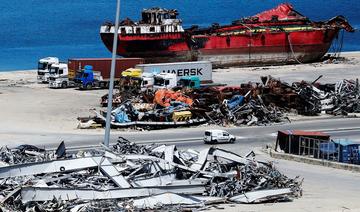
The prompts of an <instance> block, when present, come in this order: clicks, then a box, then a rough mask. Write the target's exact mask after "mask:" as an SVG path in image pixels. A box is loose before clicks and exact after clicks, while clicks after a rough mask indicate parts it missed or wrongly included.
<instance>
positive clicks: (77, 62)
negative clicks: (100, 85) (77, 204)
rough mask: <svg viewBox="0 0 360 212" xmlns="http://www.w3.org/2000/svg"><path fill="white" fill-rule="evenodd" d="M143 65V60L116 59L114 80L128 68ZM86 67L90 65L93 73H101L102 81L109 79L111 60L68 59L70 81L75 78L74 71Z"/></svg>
mask: <svg viewBox="0 0 360 212" xmlns="http://www.w3.org/2000/svg"><path fill="white" fill-rule="evenodd" d="M142 63H144V59H143V58H117V59H116V68H115V78H120V77H121V72H123V71H125V70H126V69H128V68H134V67H135V66H136V65H138V64H142ZM86 65H91V66H92V67H93V70H94V71H99V72H101V76H102V77H103V79H104V80H108V79H109V78H110V70H111V58H75V59H69V61H68V67H69V79H70V80H72V79H74V78H75V76H76V71H78V70H81V69H83V68H84V66H86Z"/></svg>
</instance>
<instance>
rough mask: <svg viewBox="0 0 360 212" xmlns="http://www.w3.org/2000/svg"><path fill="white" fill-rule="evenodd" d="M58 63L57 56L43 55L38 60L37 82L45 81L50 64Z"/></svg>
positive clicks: (46, 80)
mask: <svg viewBox="0 0 360 212" xmlns="http://www.w3.org/2000/svg"><path fill="white" fill-rule="evenodd" d="M53 64H59V58H57V57H45V58H42V59H40V60H39V61H38V71H37V81H38V83H47V82H48V77H49V71H50V69H51V65H53Z"/></svg>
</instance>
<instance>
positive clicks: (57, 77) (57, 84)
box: [49, 63, 75, 88]
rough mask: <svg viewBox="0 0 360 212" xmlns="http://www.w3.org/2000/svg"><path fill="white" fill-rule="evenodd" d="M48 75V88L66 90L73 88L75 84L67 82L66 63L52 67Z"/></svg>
mask: <svg viewBox="0 0 360 212" xmlns="http://www.w3.org/2000/svg"><path fill="white" fill-rule="evenodd" d="M49 74H50V77H49V88H68V87H74V86H75V82H74V81H71V80H69V77H68V74H69V71H68V65H67V64H66V63H60V64H54V65H52V66H51V69H50V72H49Z"/></svg>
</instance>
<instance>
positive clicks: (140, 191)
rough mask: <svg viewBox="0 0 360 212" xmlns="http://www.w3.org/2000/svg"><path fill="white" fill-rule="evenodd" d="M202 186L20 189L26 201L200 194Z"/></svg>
mask: <svg viewBox="0 0 360 212" xmlns="http://www.w3.org/2000/svg"><path fill="white" fill-rule="evenodd" d="M204 190H205V187H204V186H199V185H187V186H184V185H182V186H166V187H159V186H157V187H149V188H121V189H110V190H106V191H101V190H93V189H69V188H52V187H23V188H22V189H21V197H22V199H21V201H22V202H23V203H27V202H30V201H35V202H37V201H48V200H52V199H54V198H57V199H62V200H67V201H69V200H75V199H80V200H103V199H123V198H135V197H148V196H152V195H157V194H163V193H166V192H171V193H177V194H202V193H203V192H204Z"/></svg>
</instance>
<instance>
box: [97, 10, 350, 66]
mask: <svg viewBox="0 0 360 212" xmlns="http://www.w3.org/2000/svg"><path fill="white" fill-rule="evenodd" d="M279 11H280V12H279ZM284 11H285V12H284ZM292 11H294V10H292V7H291V5H287V4H284V5H280V6H279V7H277V8H275V9H273V10H270V11H265V12H263V13H261V14H259V15H257V16H254V17H256V18H257V20H256V21H255V22H254V23H253V22H250V23H246V24H244V23H243V22H241V23H240V24H233V25H229V26H223V27H220V26H218V27H216V28H209V29H203V30H190V29H189V30H186V31H184V32H172V33H168V32H159V33H152V34H136V33H135V34H124V33H120V34H119V36H118V47H117V54H118V55H120V56H123V57H142V58H145V61H146V62H147V63H157V62H179V61H197V60H207V61H211V62H213V65H214V66H233V65H262V64H288V63H299V62H300V63H309V62H314V61H318V60H320V59H321V58H322V57H323V56H324V55H325V54H326V53H327V51H328V50H329V48H330V46H331V43H332V41H333V39H334V38H335V37H336V36H337V35H338V33H339V31H340V30H341V29H342V28H341V27H339V23H338V22H336V25H335V26H333V25H330V22H326V23H325V24H324V23H323V22H322V23H320V24H319V23H314V22H310V21H308V20H307V18H306V17H303V16H301V15H297V14H296V15H297V16H294V15H293V16H291V17H290V16H288V17H284V18H285V19H286V21H273V20H270V21H269V20H268V21H266V18H268V17H267V16H270V17H273V14H274V12H277V13H276V14H277V17H281V15H283V13H286V14H290V12H292ZM289 17H290V18H289ZM291 18H293V19H294V20H291ZM259 19H260V20H261V21H262V22H259ZM262 19H264V20H262ZM342 21H343V20H342ZM346 24H347V22H346ZM346 27H349V28H350V30H348V31H351V29H352V28H351V26H346ZM100 35H101V39H102V41H103V42H104V44H105V46H106V47H107V48H108V49H109V51H112V46H113V36H114V34H113V33H111V32H108V33H106V32H101V33H100Z"/></svg>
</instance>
